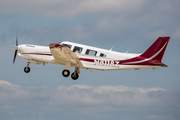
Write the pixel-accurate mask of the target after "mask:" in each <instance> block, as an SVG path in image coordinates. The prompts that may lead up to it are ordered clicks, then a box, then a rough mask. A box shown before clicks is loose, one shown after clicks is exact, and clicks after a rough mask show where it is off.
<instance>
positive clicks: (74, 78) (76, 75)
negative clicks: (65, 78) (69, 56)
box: [71, 72, 79, 80]
mask: <svg viewBox="0 0 180 120" xmlns="http://www.w3.org/2000/svg"><path fill="white" fill-rule="evenodd" d="M71 78H72V79H73V80H77V79H78V78H79V74H78V73H74V72H73V73H72V74H71Z"/></svg>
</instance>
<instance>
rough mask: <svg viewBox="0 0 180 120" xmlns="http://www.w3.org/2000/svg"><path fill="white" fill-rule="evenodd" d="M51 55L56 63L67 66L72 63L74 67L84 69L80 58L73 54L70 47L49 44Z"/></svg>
mask: <svg viewBox="0 0 180 120" xmlns="http://www.w3.org/2000/svg"><path fill="white" fill-rule="evenodd" d="M49 48H50V50H51V54H52V55H53V57H54V59H55V62H57V63H59V64H62V65H65V64H66V63H67V62H71V66H73V67H83V65H82V63H81V61H80V60H79V57H78V56H77V55H76V54H75V53H74V52H72V51H71V50H70V49H69V47H67V46H64V45H60V44H56V43H52V44H49Z"/></svg>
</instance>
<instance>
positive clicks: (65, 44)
mask: <svg viewBox="0 0 180 120" xmlns="http://www.w3.org/2000/svg"><path fill="white" fill-rule="evenodd" d="M62 45H64V46H67V47H69V49H71V47H72V46H71V45H68V44H62Z"/></svg>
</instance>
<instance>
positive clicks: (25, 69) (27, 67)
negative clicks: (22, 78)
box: [24, 62, 31, 73]
mask: <svg viewBox="0 0 180 120" xmlns="http://www.w3.org/2000/svg"><path fill="white" fill-rule="evenodd" d="M29 64H30V62H27V66H26V67H25V68H24V72H25V73H29V72H30V70H31V69H30V67H29Z"/></svg>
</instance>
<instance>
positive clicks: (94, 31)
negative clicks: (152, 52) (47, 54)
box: [0, 0, 180, 120]
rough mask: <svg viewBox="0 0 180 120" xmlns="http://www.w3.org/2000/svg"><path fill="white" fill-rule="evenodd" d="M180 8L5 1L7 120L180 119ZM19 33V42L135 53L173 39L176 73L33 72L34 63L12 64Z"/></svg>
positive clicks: (117, 1)
mask: <svg viewBox="0 0 180 120" xmlns="http://www.w3.org/2000/svg"><path fill="white" fill-rule="evenodd" d="M179 6H180V1H179V0H158V1H157V0H151V1H149V0H136V1H134V0H126V1H123V0H76V1H73V0H51V1H49V0H29V1H25V0H16V1H15V0H4V1H3V0H0V51H1V52H0V56H1V57H0V61H1V62H0V119H2V120H49V119H53V120H59V119H75V120H76V119H77V120H84V119H88V120H92V119H95V120H102V119H105V120H110V119H111V120H119V119H123V120H124V119H125V120H132V119H133V120H139V119H143V120H179V119H180V112H179V111H180V87H179V86H180V74H179V73H180V72H179V68H180V53H179V52H180V14H179V11H180V7H179ZM16 32H18V40H19V44H35V45H44V46H48V45H49V44H50V43H59V42H61V41H65V40H68V41H72V42H77V43H81V44H87V45H91V46H95V47H100V48H104V49H110V48H111V47H112V46H114V45H115V47H114V48H113V50H114V51H118V52H126V51H127V50H128V49H129V48H131V49H130V50H129V52H132V53H142V52H144V51H145V50H146V49H147V48H148V47H149V46H150V45H151V44H152V43H153V42H154V41H155V40H156V39H157V38H158V37H160V36H170V37H171V39H170V41H169V44H168V46H167V49H166V52H165V54H164V57H163V60H162V62H163V63H165V64H167V65H168V67H167V68H157V69H155V70H153V69H142V70H121V71H97V70H92V72H90V71H88V70H84V69H81V74H80V77H79V79H78V80H77V81H73V80H72V79H71V78H70V77H68V78H64V77H63V76H62V74H61V73H62V70H63V69H64V66H59V65H52V64H47V65H45V66H42V65H35V64H30V67H31V72H30V73H29V74H26V73H24V71H23V69H24V67H25V66H26V62H27V61H26V60H23V59H20V58H17V59H16V63H15V65H13V63H12V61H13V56H14V50H12V49H11V47H12V46H14V45H15V39H16ZM73 70H74V68H72V69H71V72H73Z"/></svg>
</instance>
